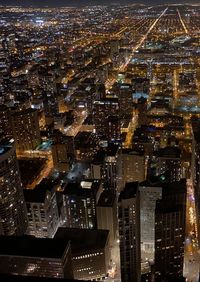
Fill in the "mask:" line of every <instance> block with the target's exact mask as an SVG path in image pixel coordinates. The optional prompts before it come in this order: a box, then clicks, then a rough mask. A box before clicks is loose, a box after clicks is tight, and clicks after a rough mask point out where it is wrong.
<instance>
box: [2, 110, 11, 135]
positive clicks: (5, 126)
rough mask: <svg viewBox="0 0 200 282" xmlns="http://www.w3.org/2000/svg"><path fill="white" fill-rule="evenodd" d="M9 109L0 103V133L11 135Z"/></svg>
mask: <svg viewBox="0 0 200 282" xmlns="http://www.w3.org/2000/svg"><path fill="white" fill-rule="evenodd" d="M10 115H11V113H10V109H9V108H8V107H6V106H4V105H0V121H1V122H0V134H2V135H4V136H11V135H12V128H11V120H10Z"/></svg>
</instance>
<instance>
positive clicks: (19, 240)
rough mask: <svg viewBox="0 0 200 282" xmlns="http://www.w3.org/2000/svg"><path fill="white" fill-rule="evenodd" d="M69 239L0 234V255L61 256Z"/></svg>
mask: <svg viewBox="0 0 200 282" xmlns="http://www.w3.org/2000/svg"><path fill="white" fill-rule="evenodd" d="M68 243H69V241H66V240H60V239H49V238H35V237H33V236H21V237H14V236H0V256H1V255H9V256H19V257H21V256H25V257H26V256H27V257H40V258H62V256H63V254H64V252H65V249H66V248H67V246H68Z"/></svg>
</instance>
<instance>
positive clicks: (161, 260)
mask: <svg viewBox="0 0 200 282" xmlns="http://www.w3.org/2000/svg"><path fill="white" fill-rule="evenodd" d="M162 188H163V191H162V200H159V201H158V202H157V204H156V215H155V281H156V282H160V281H172V279H178V278H180V277H182V276H183V259H184V241H185V223H186V194H187V193H186V192H187V190H186V181H185V179H182V180H181V181H179V182H174V183H166V184H163V187H162Z"/></svg>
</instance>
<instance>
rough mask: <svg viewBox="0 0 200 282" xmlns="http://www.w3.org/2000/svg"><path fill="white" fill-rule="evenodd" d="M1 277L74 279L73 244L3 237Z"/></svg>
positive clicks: (31, 237) (0, 251)
mask: <svg viewBox="0 0 200 282" xmlns="http://www.w3.org/2000/svg"><path fill="white" fill-rule="evenodd" d="M0 273H4V274H14V275H22V276H34V277H35V276H36V277H48V278H54V277H56V278H57V279H58V278H73V269H72V261H71V247H70V242H69V241H66V240H60V239H49V238H34V237H33V236H19V237H14V236H12V237H10V236H0Z"/></svg>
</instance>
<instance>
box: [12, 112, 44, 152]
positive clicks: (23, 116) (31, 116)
mask: <svg viewBox="0 0 200 282" xmlns="http://www.w3.org/2000/svg"><path fill="white" fill-rule="evenodd" d="M11 122H12V131H13V137H14V139H15V142H16V150H17V152H23V151H26V150H34V149H35V148H36V147H37V146H38V145H39V144H40V142H41V138H40V129H39V120H38V115H37V110H34V109H26V110H22V111H18V112H14V113H13V114H12V116H11Z"/></svg>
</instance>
